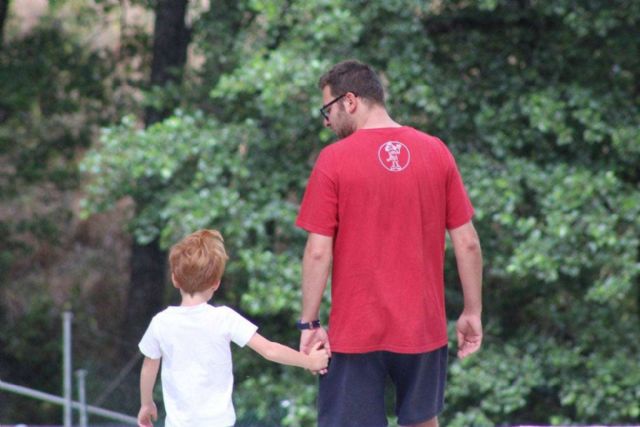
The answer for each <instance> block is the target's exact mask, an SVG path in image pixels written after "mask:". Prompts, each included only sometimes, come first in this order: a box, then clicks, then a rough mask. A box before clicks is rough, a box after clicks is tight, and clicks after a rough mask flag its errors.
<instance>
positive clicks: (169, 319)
mask: <svg viewBox="0 0 640 427" xmlns="http://www.w3.org/2000/svg"><path fill="white" fill-rule="evenodd" d="M256 330H257V326H255V325H254V324H252V323H251V322H249V321H248V320H246V319H245V318H243V317H242V316H240V315H239V314H238V313H236V312H235V311H234V310H232V309H231V308H228V307H224V306H222V307H213V306H211V305H209V304H207V303H202V304H199V305H196V306H187V307H185V306H180V307H169V308H167V309H166V310H164V311H162V312H161V313H158V314H157V315H156V316H155V317H154V318H153V320H152V321H151V324H150V325H149V328H148V329H147V332H146V333H145V335H144V337H143V338H142V340H141V342H140V344H139V347H140V351H141V352H142V353H143V354H144V355H145V356H146V357H149V358H151V359H158V358H162V392H163V396H164V405H165V408H166V412H167V419H166V424H165V425H166V426H167V427H170V426H172V425H179V426H184V425H190V426H198V425H215V426H230V425H233V424H234V422H235V412H234V409H233V404H232V401H231V395H232V391H233V367H232V359H231V348H230V342H231V341H233V342H235V343H236V344H237V345H239V346H240V347H243V346H244V345H246V344H247V342H248V341H249V340H250V339H251V337H252V336H253V335H254V334H255V332H256Z"/></svg>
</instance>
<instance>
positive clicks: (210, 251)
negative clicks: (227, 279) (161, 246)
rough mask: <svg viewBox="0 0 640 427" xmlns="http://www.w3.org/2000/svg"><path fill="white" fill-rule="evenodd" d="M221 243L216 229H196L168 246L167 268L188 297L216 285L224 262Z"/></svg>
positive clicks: (225, 258) (224, 252) (225, 261)
mask: <svg viewBox="0 0 640 427" xmlns="http://www.w3.org/2000/svg"><path fill="white" fill-rule="evenodd" d="M227 259H229V257H228V256H227V252H226V251H225V249H224V240H223V238H222V235H221V234H220V232H219V231H217V230H199V231H196V232H195V233H192V234H190V235H188V236H187V237H185V238H184V239H182V240H181V241H180V242H178V243H176V244H175V245H173V246H172V247H171V251H170V252H169V265H170V266H171V273H172V274H173V276H174V278H175V281H176V282H177V285H178V286H179V287H180V289H182V290H183V291H185V292H186V293H188V294H193V293H195V292H202V291H206V290H207V289H209V288H210V287H211V286H213V285H214V284H216V283H217V282H218V281H219V280H220V278H221V277H222V274H223V273H224V268H225V265H226V263H227Z"/></svg>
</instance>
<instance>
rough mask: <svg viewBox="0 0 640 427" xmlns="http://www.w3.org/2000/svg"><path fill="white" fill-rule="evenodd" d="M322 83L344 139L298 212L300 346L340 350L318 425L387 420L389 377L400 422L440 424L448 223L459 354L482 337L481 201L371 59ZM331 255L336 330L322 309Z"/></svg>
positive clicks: (327, 156) (319, 166) (328, 110)
mask: <svg viewBox="0 0 640 427" xmlns="http://www.w3.org/2000/svg"><path fill="white" fill-rule="evenodd" d="M319 86H320V89H321V90H322V97H323V103H324V106H323V107H322V109H321V112H322V115H323V117H324V125H325V126H327V127H329V128H331V130H333V131H334V132H335V133H336V134H337V135H338V137H340V138H342V139H341V140H339V141H338V142H335V143H333V144H331V145H329V146H327V147H325V148H324V149H323V150H322V152H321V153H320V155H319V156H318V159H317V161H316V164H315V166H314V169H313V172H312V173H311V176H310V178H309V183H308V186H307V189H306V192H305V196H304V199H303V202H302V206H301V208H300V213H299V215H298V218H297V221H296V225H297V226H299V227H301V228H303V229H305V230H307V231H308V232H309V236H308V241H307V245H306V248H305V252H304V256H303V261H302V313H301V318H300V320H299V322H298V324H297V326H298V328H299V329H300V330H301V331H302V332H301V338H300V349H301V350H302V351H305V352H308V351H309V350H310V349H311V348H312V346H313V344H314V343H316V342H318V341H322V342H323V343H324V345H325V348H327V349H328V350H329V351H330V352H331V354H332V359H331V364H330V366H329V369H328V371H327V370H323V371H322V372H320V373H321V374H325V375H323V376H321V377H320V380H319V383H320V386H319V387H320V389H319V395H318V424H319V425H320V426H321V427H346V426H366V427H376V426H386V425H387V419H386V415H385V406H384V388H385V381H386V379H387V378H390V379H391V382H392V383H393V384H394V386H395V391H396V414H397V416H398V422H399V423H400V424H401V425H403V426H437V425H438V420H437V415H438V414H439V413H440V412H441V411H442V409H443V405H444V384H445V378H446V368H447V342H448V339H447V327H446V326H447V324H446V315H445V304H444V283H443V281H444V279H443V268H444V248H445V232H446V231H448V232H449V235H450V237H451V241H452V243H453V247H454V252H455V256H456V261H457V266H458V271H459V275H460V279H461V282H462V289H463V293H464V310H463V312H462V314H461V315H460V318H459V319H458V322H457V339H458V356H459V357H460V358H463V357H466V356H468V355H470V354H472V353H474V352H475V351H477V350H478V349H479V348H480V345H481V342H482V323H481V319H480V316H481V311H482V298H481V287H482V255H481V250H480V243H479V240H478V236H477V233H476V231H475V229H474V227H473V224H472V222H471V218H472V216H473V207H472V206H471V203H470V201H469V199H468V197H467V194H466V191H465V189H464V185H463V183H462V179H461V177H460V174H459V172H458V170H457V166H456V163H455V160H454V158H453V156H452V155H451V153H450V152H449V151H448V149H447V148H446V146H445V145H444V144H443V143H442V142H441V141H440V140H439V139H437V138H435V137H433V136H430V135H427V134H424V133H422V132H419V131H417V130H415V129H413V128H410V127H406V126H401V125H400V124H398V123H396V122H395V121H393V120H392V119H391V117H390V116H389V114H388V113H387V111H386V108H385V102H384V90H383V88H382V84H381V83H380V80H379V78H378V77H377V75H376V73H375V72H374V70H373V69H372V68H371V67H370V66H368V65H366V64H363V63H360V62H358V61H344V62H341V63H339V64H337V65H335V66H334V67H333V68H332V69H331V70H330V71H329V72H327V73H326V74H325V75H323V76H322V77H321V78H320V81H319ZM332 263H333V267H332V271H331V278H332V282H331V297H332V298H331V313H330V316H329V334H328V335H327V332H326V331H325V329H324V328H322V327H321V326H320V322H319V319H318V312H319V308H320V303H321V300H322V294H323V292H324V289H325V287H326V284H327V279H328V277H329V271H330V268H331V265H332Z"/></svg>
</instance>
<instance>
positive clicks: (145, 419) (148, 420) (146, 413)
mask: <svg viewBox="0 0 640 427" xmlns="http://www.w3.org/2000/svg"><path fill="white" fill-rule="evenodd" d="M157 420H158V409H157V408H156V404H155V403H153V402H151V403H147V404H145V405H142V406H141V407H140V412H138V427H153V422H152V421H157Z"/></svg>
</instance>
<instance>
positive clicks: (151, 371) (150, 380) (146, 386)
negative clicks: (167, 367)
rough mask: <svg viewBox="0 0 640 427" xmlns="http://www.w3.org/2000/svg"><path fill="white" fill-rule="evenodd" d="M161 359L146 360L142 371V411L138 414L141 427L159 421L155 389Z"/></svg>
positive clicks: (146, 358)
mask: <svg viewBox="0 0 640 427" xmlns="http://www.w3.org/2000/svg"><path fill="white" fill-rule="evenodd" d="M160 360H161V359H150V358H148V357H145V358H144V362H142V370H141V371H140V411H139V412H138V425H139V426H152V425H153V423H152V421H156V420H157V419H158V409H157V408H156V404H155V403H154V402H153V387H154V386H155V384H156V377H157V376H158V369H159V368H160Z"/></svg>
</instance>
